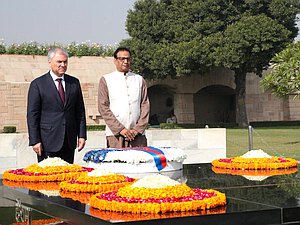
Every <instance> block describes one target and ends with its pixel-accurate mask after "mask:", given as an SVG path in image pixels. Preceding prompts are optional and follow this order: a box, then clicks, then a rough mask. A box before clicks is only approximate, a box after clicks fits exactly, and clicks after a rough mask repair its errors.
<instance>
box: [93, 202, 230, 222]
mask: <svg viewBox="0 0 300 225" xmlns="http://www.w3.org/2000/svg"><path fill="white" fill-rule="evenodd" d="M225 212H226V206H223V207H222V206H221V207H217V208H213V209H210V210H202V211H185V212H173V213H164V214H160V213H155V214H153V213H143V214H140V213H139V214H136V213H135V214H133V213H124V212H110V211H104V210H99V209H95V208H90V214H91V215H93V216H97V217H99V218H101V219H103V220H109V221H120V220H121V221H138V220H153V219H166V218H174V217H187V216H198V215H212V214H220V213H225Z"/></svg>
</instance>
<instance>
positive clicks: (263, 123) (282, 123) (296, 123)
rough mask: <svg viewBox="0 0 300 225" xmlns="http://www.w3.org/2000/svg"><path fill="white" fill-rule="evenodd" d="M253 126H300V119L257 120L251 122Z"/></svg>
mask: <svg viewBox="0 0 300 225" xmlns="http://www.w3.org/2000/svg"><path fill="white" fill-rule="evenodd" d="M249 124H250V125H251V126H252V127H285V126H300V121H299V120H295V121H256V122H250V123H249Z"/></svg>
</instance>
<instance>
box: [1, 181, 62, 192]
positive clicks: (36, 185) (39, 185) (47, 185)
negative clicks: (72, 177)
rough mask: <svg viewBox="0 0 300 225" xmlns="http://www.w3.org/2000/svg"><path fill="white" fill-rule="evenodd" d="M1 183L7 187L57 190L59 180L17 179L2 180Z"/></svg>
mask: <svg viewBox="0 0 300 225" xmlns="http://www.w3.org/2000/svg"><path fill="white" fill-rule="evenodd" d="M3 184H4V185H6V186H9V187H18V188H27V189H29V190H33V191H39V190H47V191H53V190H59V182H17V181H10V180H3Z"/></svg>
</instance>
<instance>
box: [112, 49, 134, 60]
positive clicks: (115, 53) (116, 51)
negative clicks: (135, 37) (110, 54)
mask: <svg viewBox="0 0 300 225" xmlns="http://www.w3.org/2000/svg"><path fill="white" fill-rule="evenodd" d="M121 51H126V52H129V55H130V56H131V51H130V50H129V48H126V47H118V48H117V49H116V50H115V52H114V58H115V59H117V58H118V56H117V55H118V52H121Z"/></svg>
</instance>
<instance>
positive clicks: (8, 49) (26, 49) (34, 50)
mask: <svg viewBox="0 0 300 225" xmlns="http://www.w3.org/2000/svg"><path fill="white" fill-rule="evenodd" d="M53 47H62V48H64V49H66V50H67V52H68V54H69V57H72V56H77V57H81V56H102V57H106V56H113V53H114V51H115V49H116V48H117V47H118V46H111V45H100V44H97V43H89V42H86V43H81V44H77V43H75V42H73V43H71V44H68V45H66V44H65V45H63V44H59V43H53V44H39V43H37V42H30V43H26V42H25V43H22V44H11V45H10V46H5V45H4V43H3V42H1V40H0V54H13V55H47V53H48V50H49V49H50V48H53Z"/></svg>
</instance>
